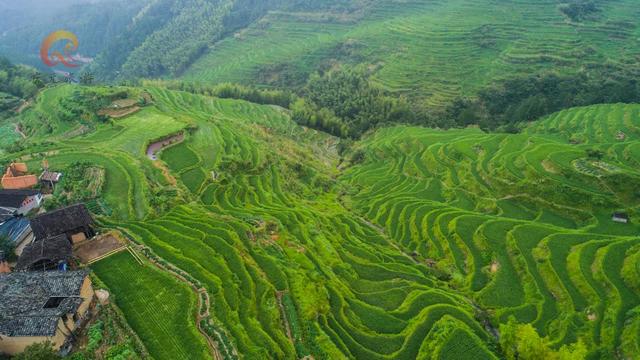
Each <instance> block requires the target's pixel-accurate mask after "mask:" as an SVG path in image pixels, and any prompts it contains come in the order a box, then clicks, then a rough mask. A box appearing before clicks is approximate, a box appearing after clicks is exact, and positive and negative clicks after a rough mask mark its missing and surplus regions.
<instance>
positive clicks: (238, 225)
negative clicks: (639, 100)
mask: <svg viewBox="0 0 640 360" xmlns="http://www.w3.org/2000/svg"><path fill="white" fill-rule="evenodd" d="M148 91H149V92H150V93H151V94H152V95H153V98H154V101H155V103H154V105H153V106H151V107H148V108H147V109H145V110H144V111H143V112H140V113H138V114H136V115H133V116H131V117H128V118H125V119H123V120H119V121H117V122H116V123H115V124H114V125H113V126H112V125H102V126H100V127H99V128H98V129H97V130H96V132H94V133H92V134H89V135H86V136H83V137H77V138H74V139H72V140H61V141H58V142H55V143H54V144H53V145H51V148H50V149H48V150H55V151H58V152H57V153H56V154H54V155H50V156H49V157H48V158H49V159H50V163H51V166H53V167H55V166H62V165H63V164H67V163H70V162H72V161H75V160H77V159H80V158H84V159H86V160H88V161H91V162H95V163H97V164H100V165H102V166H104V167H105V168H106V169H107V181H106V188H105V191H104V192H105V194H106V195H105V200H106V201H108V202H109V203H110V205H111V207H112V208H113V209H114V215H113V216H112V217H110V218H108V217H101V218H100V222H101V223H102V224H103V225H104V226H106V227H111V226H114V227H115V226H117V227H120V228H123V229H125V230H126V232H127V233H129V234H130V235H131V237H132V238H133V239H134V240H135V241H137V242H139V243H141V244H144V245H146V246H148V247H149V248H150V249H152V250H153V251H154V253H156V254H157V255H159V256H160V257H161V258H162V259H164V260H166V261H168V262H170V263H172V264H174V265H175V266H177V267H178V268H180V269H182V270H184V271H186V272H187V273H188V274H189V275H190V276H192V277H193V278H194V279H195V280H197V281H198V282H200V283H201V284H202V285H203V286H204V288H205V289H206V291H207V292H208V294H209V296H210V299H211V314H212V316H213V318H214V319H215V322H214V323H215V327H216V331H218V332H219V333H221V334H223V336H222V339H223V340H222V343H223V344H221V345H220V346H223V347H224V348H231V349H235V350H236V351H237V353H239V354H241V355H242V356H244V358H251V359H262V358H282V359H295V358H303V357H305V356H307V355H313V356H314V358H317V359H319V358H330V359H340V358H357V359H416V358H419V359H427V358H442V359H474V360H475V359H494V358H499V357H500V352H499V347H498V345H497V339H496V338H495V335H494V332H493V329H494V328H496V327H498V325H499V324H500V323H505V322H506V321H507V320H508V319H509V317H511V316H513V317H515V318H516V319H517V320H519V321H520V322H527V323H532V324H533V325H534V326H535V328H536V329H537V330H538V332H539V333H540V334H541V335H543V336H548V339H549V341H551V342H553V344H555V345H557V346H560V345H562V344H568V343H573V342H575V341H577V340H578V339H581V340H582V341H583V342H584V343H585V344H586V346H587V347H588V349H589V352H590V356H591V357H592V358H598V356H608V355H611V354H614V353H620V354H624V356H627V357H629V358H634V357H637V356H639V355H640V353H639V352H638V351H639V350H638V349H639V348H640V346H639V344H640V343H639V340H638V332H637V329H638V326H640V321H639V319H638V316H637V313H638V309H639V308H638V305H640V286H639V285H638V282H637V280H636V279H637V278H638V275H639V274H638V272H639V271H638V269H639V267H638V264H640V263H639V262H638V261H639V259H640V258H639V257H638V256H637V250H638V248H639V247H640V245H639V244H638V243H639V242H640V238H638V237H637V235H638V233H639V230H640V225H639V223H638V220H637V219H638V216H639V215H640V213H639V212H638V207H637V204H638V196H639V194H638V193H637V186H634V185H633V184H638V179H640V174H638V170H637V169H638V167H637V165H638V164H637V159H638V158H639V157H637V156H635V154H638V151H639V148H638V143H639V142H638V134H637V133H636V131H635V130H634V129H636V127H638V126H640V118H639V117H638V116H637V114H638V109H639V108H638V107H637V106H635V105H634V106H632V105H628V106H627V105H601V106H594V107H589V108H579V109H572V110H570V111H565V112H562V113H559V114H554V115H552V116H550V117H549V118H546V119H543V120H541V121H540V122H537V123H533V124H531V125H529V126H527V127H526V128H525V129H523V132H522V133H521V134H517V135H510V134H486V133H483V132H481V131H480V130H477V129H466V130H452V131H439V130H432V129H424V128H417V127H409V126H396V127H390V128H384V129H380V130H378V131H377V132H376V133H373V134H371V135H369V136H368V137H366V138H364V139H363V140H362V141H360V142H358V143H357V144H355V148H354V151H362V152H363V153H364V154H365V156H364V161H363V162H362V163H359V164H349V163H348V160H345V161H346V162H343V163H342V164H341V163H340V162H341V159H340V156H339V155H338V154H337V150H336V148H337V142H338V141H337V139H335V138H332V137H330V136H328V135H325V134H322V133H319V132H316V131H313V130H308V129H303V128H300V127H298V126H297V125H295V124H294V123H293V122H292V121H291V120H290V119H289V116H288V115H287V113H286V112H285V111H283V110H282V109H279V108H276V107H271V106H258V105H253V104H250V103H247V102H243V101H235V100H221V99H214V98H208V97H203V96H196V95H191V94H187V93H182V92H172V91H167V90H163V89H155V88H152V89H148ZM156 124H157V127H155V125H156ZM143 129H147V130H146V131H143ZM183 129H187V130H185V133H186V137H185V141H184V142H182V143H180V144H178V145H175V146H172V147H169V148H167V149H166V150H164V151H163V152H161V153H160V154H159V155H160V158H161V162H160V163H159V164H156V166H154V165H152V163H151V161H150V160H149V159H148V158H147V157H146V156H145V153H144V148H145V144H147V143H149V142H150V141H152V140H154V139H157V138H161V137H163V136H167V135H170V134H171V133H173V132H175V131H178V130H179V131H183ZM552 129H562V130H561V131H555V130H552ZM619 131H623V132H624V133H625V134H626V137H625V139H624V140H618V138H617V137H616V135H617V133H618V132H619ZM558 132H559V133H560V135H558V134H557V133H558ZM578 135H579V136H580V142H579V143H577V144H572V141H571V140H573V137H574V136H578ZM134 139H136V140H137V142H138V143H139V144H140V146H138V145H137V144H136V141H134ZM593 149H598V150H601V151H602V158H601V159H599V160H598V161H599V162H602V163H606V164H609V165H610V166H612V167H615V168H616V169H620V170H619V171H616V172H614V173H611V174H608V173H605V174H604V175H603V176H599V177H595V176H591V175H589V174H585V173H584V172H582V171H580V170H579V169H578V168H576V166H575V163H576V161H585V162H587V163H590V164H592V163H593V162H594V161H595V160H592V159H590V158H589V156H588V150H593ZM31 161H32V162H33V163H34V164H35V166H37V162H39V161H40V158H39V156H37V155H36V156H34V157H33V158H32V160H31ZM157 166H166V169H167V171H168V172H169V173H170V174H171V175H172V176H173V177H174V178H175V179H176V180H177V184H176V185H175V186H174V185H172V184H171V183H170V182H168V181H167V180H166V178H165V177H164V176H163V174H162V172H161V171H160V170H159V169H158V167H157ZM603 171H605V170H603ZM212 172H213V173H214V174H215V176H213V175H214V174H212ZM109 174H111V175H109ZM158 188H162V189H165V190H168V189H171V190H172V191H173V193H174V194H176V195H175V196H174V197H173V198H172V199H171V201H172V203H171V206H170V208H169V210H167V211H161V210H158V209H156V207H155V206H153V205H152V201H153V200H154V198H153V194H154V192H155V191H157V189H158ZM123 189H125V190H123ZM619 210H624V211H626V212H628V213H629V214H630V216H631V218H632V219H633V221H632V223H631V224H627V225H622V224H615V223H613V222H612V221H611V214H612V213H613V212H614V211H619ZM126 256H127V255H126V253H123V254H122V255H120V254H119V255H117V257H112V258H109V259H107V260H104V262H100V263H98V264H97V265H96V267H95V269H96V273H97V275H98V276H99V277H100V278H101V279H103V280H104V281H105V282H106V283H107V285H108V286H109V287H110V288H111V289H112V290H113V292H114V293H115V295H116V299H117V301H118V304H119V305H120V306H121V307H122V308H123V311H124V312H125V315H126V316H127V319H128V321H130V322H131V323H132V326H133V327H134V329H136V331H138V332H139V333H140V335H141V338H142V339H143V341H145V342H147V346H148V347H149V348H150V351H152V352H153V351H158V352H160V351H164V350H162V349H161V346H163V345H166V344H157V343H154V340H152V339H151V337H154V336H157V337H159V338H162V336H165V335H162V334H161V333H159V331H164V330H166V329H171V328H165V327H164V325H163V326H158V327H157V329H156V327H155V326H150V325H149V324H147V323H145V322H143V321H141V320H142V318H141V317H140V315H139V314H144V313H145V311H147V310H145V309H148V308H149V307H150V305H148V304H146V303H145V301H156V302H159V301H162V302H161V303H158V304H157V306H169V307H168V308H166V311H173V310H171V309H179V310H176V311H178V312H177V313H172V315H171V316H170V317H167V319H170V320H171V326H180V327H181V328H180V330H179V332H175V333H182V332H187V333H188V334H197V333H196V331H197V330H196V325H195V320H194V319H193V317H192V315H191V313H190V312H189V311H187V310H185V309H191V308H192V306H193V301H194V300H193V299H192V298H191V297H190V296H189V295H188V292H186V293H184V294H182V291H181V290H175V292H176V293H175V294H173V293H168V292H163V290H162V289H165V288H166V287H170V288H172V289H173V287H176V286H177V285H175V281H172V279H171V278H170V277H168V275H166V274H165V273H159V272H158V271H157V270H156V269H154V268H149V267H144V266H143V267H141V268H138V267H137V266H138V265H136V263H134V262H132V261H131V260H130V259H129V258H127V257H126ZM623 270H624V271H623ZM132 277H133V278H132ZM170 280H171V281H170ZM176 289H180V287H179V286H178V287H176ZM156 293H157V294H162V296H161V297H154V295H153V294H156ZM143 299H144V301H143ZM165 302H166V304H165ZM161 310H162V311H164V310H165V309H163V308H161ZM481 319H487V321H486V322H485V321H483V320H481ZM162 320H163V319H162V318H160V319H159V320H158V321H162ZM174 323H175V324H174ZM189 324H190V325H189ZM167 326H169V325H167ZM175 333H174V332H172V334H175ZM195 337H196V338H197V339H195V338H194V339H183V340H184V341H185V344H186V342H190V343H193V344H197V345H194V346H195V347H193V350H191V345H189V347H183V345H176V346H177V349H178V350H176V351H183V350H184V351H185V353H180V354H177V355H175V356H176V358H180V357H181V356H187V355H188V356H191V357H192V358H199V357H201V356H202V346H203V341H204V340H203V339H202V338H199V337H198V336H197V335H195ZM145 339H146V340H145ZM176 341H178V340H176ZM172 346H173V345H172ZM153 349H155V350H153ZM180 349H183V350H180ZM191 351H193V352H191ZM160 358H162V356H160Z"/></svg>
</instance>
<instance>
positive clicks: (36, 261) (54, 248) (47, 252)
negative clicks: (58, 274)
mask: <svg viewBox="0 0 640 360" xmlns="http://www.w3.org/2000/svg"><path fill="white" fill-rule="evenodd" d="M72 257H73V249H72V248H71V243H70V242H69V240H67V237H66V235H64V234H62V235H58V236H56V237H52V238H48V239H44V240H40V241H34V242H32V243H31V244H29V245H27V246H26V247H25V248H24V250H23V251H22V254H20V257H19V258H18V263H17V265H16V270H17V271H52V270H63V271H66V270H67V268H68V267H69V261H70V260H71V258H72Z"/></svg>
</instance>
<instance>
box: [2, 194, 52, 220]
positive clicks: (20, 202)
mask: <svg viewBox="0 0 640 360" xmlns="http://www.w3.org/2000/svg"><path fill="white" fill-rule="evenodd" d="M42 201H43V198H42V194H41V193H40V191H36V190H0V208H5V209H14V210H15V212H16V213H17V214H18V215H26V214H27V213H28V212H29V211H31V210H33V209H37V208H39V207H40V205H41V204H42Z"/></svg>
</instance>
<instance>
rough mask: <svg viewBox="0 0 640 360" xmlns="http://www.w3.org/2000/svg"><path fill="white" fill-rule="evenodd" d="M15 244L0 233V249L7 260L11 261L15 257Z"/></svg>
mask: <svg viewBox="0 0 640 360" xmlns="http://www.w3.org/2000/svg"><path fill="white" fill-rule="evenodd" d="M15 250H16V245H15V244H14V243H13V241H11V240H10V239H9V238H8V237H7V236H5V235H0V251H3V252H4V254H5V255H6V257H7V260H9V261H13V260H15V259H16V252H15Z"/></svg>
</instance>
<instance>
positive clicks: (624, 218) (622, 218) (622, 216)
mask: <svg viewBox="0 0 640 360" xmlns="http://www.w3.org/2000/svg"><path fill="white" fill-rule="evenodd" d="M611 220H613V221H615V222H617V223H621V224H628V223H629V220H630V219H629V215H628V214H626V213H622V212H617V213H614V214H613V216H612V218H611Z"/></svg>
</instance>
